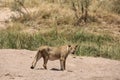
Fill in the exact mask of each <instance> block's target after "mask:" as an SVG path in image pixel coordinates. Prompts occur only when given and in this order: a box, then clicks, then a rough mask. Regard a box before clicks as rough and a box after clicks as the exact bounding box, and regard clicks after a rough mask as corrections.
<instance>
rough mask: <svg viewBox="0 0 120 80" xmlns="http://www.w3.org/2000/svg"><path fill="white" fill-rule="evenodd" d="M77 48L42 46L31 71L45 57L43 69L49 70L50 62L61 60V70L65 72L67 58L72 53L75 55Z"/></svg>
mask: <svg viewBox="0 0 120 80" xmlns="http://www.w3.org/2000/svg"><path fill="white" fill-rule="evenodd" d="M76 48H77V45H64V46H60V47H50V46H41V47H40V48H39V50H38V52H37V54H36V55H35V58H34V60H33V62H32V66H31V69H33V68H34V67H35V66H36V63H37V61H38V60H39V59H40V58H41V57H43V60H44V63H43V67H44V68H45V69H47V62H48V60H52V61H53V60H60V66H61V70H65V68H66V66H65V64H66V58H67V56H68V55H69V54H70V53H72V54H74V53H75V51H76Z"/></svg>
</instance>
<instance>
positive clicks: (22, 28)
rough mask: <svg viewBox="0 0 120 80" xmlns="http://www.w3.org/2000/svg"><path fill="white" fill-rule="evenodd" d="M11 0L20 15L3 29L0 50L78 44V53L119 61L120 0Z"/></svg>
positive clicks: (13, 9) (13, 8)
mask: <svg viewBox="0 0 120 80" xmlns="http://www.w3.org/2000/svg"><path fill="white" fill-rule="evenodd" d="M10 1H11V2H10V4H9V5H8V6H7V7H10V9H11V10H12V11H14V12H15V13H16V14H18V15H17V16H16V15H13V16H12V17H11V20H12V21H11V22H10V24H9V25H8V28H7V29H5V30H1V31H0V48H1V49H3V48H12V49H29V50H36V49H37V48H38V47H39V46H41V45H50V46H59V45H64V44H79V48H78V50H77V53H76V54H77V55H82V56H95V57H105V58H111V59H117V60H120V38H119V37H120V30H119V28H120V26H119V25H120V17H119V14H120V8H119V7H120V5H119V2H120V1H119V0H114V1H110V0H98V1H97V0H92V1H91V0H45V1H44V0H25V1H24V0H10ZM110 5H111V6H110ZM111 26H112V27H111ZM30 29H31V30H30ZM34 30H35V32H34Z"/></svg>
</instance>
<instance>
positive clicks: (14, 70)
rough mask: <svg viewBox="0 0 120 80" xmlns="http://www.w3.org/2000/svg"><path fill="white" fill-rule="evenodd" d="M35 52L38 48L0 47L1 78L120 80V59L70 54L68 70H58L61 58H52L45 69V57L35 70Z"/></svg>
mask: <svg viewBox="0 0 120 80" xmlns="http://www.w3.org/2000/svg"><path fill="white" fill-rule="evenodd" d="M35 54H36V51H29V50H13V49H1V50H0V80H120V61H116V60H110V59H104V58H93V57H73V56H71V55H69V57H68V59H67V64H66V70H65V71H60V70H59V69H60V63H59V60H56V61H49V62H48V65H47V66H48V69H47V70H44V69H43V67H42V64H43V62H42V61H43V60H42V59H40V60H39V62H38V63H37V66H36V67H35V69H33V70H32V69H30V66H31V63H32V61H33V58H34V56H35Z"/></svg>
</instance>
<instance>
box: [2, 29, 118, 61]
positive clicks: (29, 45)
mask: <svg viewBox="0 0 120 80" xmlns="http://www.w3.org/2000/svg"><path fill="white" fill-rule="evenodd" d="M70 35H71V36H70ZM64 44H79V47H78V50H77V52H76V54H77V55H82V56H95V57H105V58H111V59H117V60H120V46H119V45H120V43H119V41H118V42H115V41H114V39H113V38H112V37H111V36H108V35H95V34H92V33H87V32H84V31H78V32H76V33H69V34H66V35H65V33H64V32H63V33H59V34H58V35H56V32H55V31H50V32H48V33H44V34H41V33H40V32H38V33H34V34H29V33H23V32H20V31H17V30H14V31H13V30H11V29H8V30H2V31H0V48H1V49H3V48H12V49H29V50H36V49H37V48H38V47H39V46H41V45H50V46H60V45H64Z"/></svg>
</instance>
